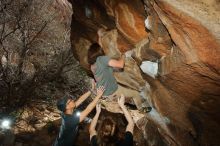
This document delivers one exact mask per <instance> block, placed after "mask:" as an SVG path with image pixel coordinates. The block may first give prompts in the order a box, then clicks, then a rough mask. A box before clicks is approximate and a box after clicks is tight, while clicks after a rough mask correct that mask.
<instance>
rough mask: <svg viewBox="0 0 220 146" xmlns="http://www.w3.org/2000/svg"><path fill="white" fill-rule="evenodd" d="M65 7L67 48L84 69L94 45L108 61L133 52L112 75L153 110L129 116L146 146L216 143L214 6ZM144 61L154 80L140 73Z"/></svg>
mask: <svg viewBox="0 0 220 146" xmlns="http://www.w3.org/2000/svg"><path fill="white" fill-rule="evenodd" d="M69 1H70V2H71V4H72V8H73V16H72V24H71V42H72V48H73V52H74V54H75V57H76V58H77V59H78V60H79V61H80V64H81V65H82V66H83V67H84V68H85V69H87V70H88V69H89V66H88V63H87V50H88V48H89V46H90V45H91V44H92V43H94V42H98V43H99V44H100V45H102V47H103V50H104V52H105V53H106V55H108V56H110V57H115V56H116V57H118V56H119V55H120V54H121V53H124V52H125V51H127V50H133V52H134V53H133V54H132V58H127V59H126V64H125V69H124V72H117V73H115V77H116V79H117V81H118V82H119V83H120V84H123V85H124V86H126V87H127V88H130V89H132V90H136V91H139V92H140V94H142V95H144V96H145V97H146V98H145V99H146V100H148V102H149V103H150V104H151V106H152V107H153V110H152V111H151V112H150V113H148V114H144V115H143V114H142V116H137V113H139V112H138V111H137V110H136V111H135V112H136V114H133V115H134V118H135V122H136V124H137V126H138V128H139V129H141V130H142V131H143V133H144V137H145V139H147V141H148V145H157V146H159V145H187V146H190V145H210V146H211V145H213V146H214V145H219V144H220V140H219V137H220V132H219V130H220V125H219V123H220V117H219V113H220V108H219V105H220V99H219V97H220V35H219V34H220V33H219V32H220V9H219V7H220V2H219V1H218V0H209V1H208V0H201V1H191V0H177V1H173V0H155V1H154V0H150V1H147V0H144V1H138V0H127V1H124V0H99V1H89V0H80V1H78V0H69ZM143 61H152V62H159V63H158V64H159V70H158V73H159V74H158V75H157V76H156V78H152V77H150V76H149V75H147V74H145V73H143V72H142V71H141V69H140V65H141V63H142V62H143ZM111 104H112V107H114V103H111ZM111 104H109V107H111ZM108 110H109V111H112V112H114V109H113V108H108ZM135 112H134V113H135ZM164 141H165V143H164Z"/></svg>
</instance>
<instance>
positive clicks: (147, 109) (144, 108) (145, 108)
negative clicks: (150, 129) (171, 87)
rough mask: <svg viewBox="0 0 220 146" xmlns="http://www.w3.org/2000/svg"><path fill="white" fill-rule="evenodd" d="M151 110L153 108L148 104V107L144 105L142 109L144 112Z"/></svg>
mask: <svg viewBox="0 0 220 146" xmlns="http://www.w3.org/2000/svg"><path fill="white" fill-rule="evenodd" d="M151 110H152V107H150V106H148V107H143V108H142V109H141V111H142V112H144V113H149V112H150V111H151Z"/></svg>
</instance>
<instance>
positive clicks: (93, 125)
mask: <svg viewBox="0 0 220 146" xmlns="http://www.w3.org/2000/svg"><path fill="white" fill-rule="evenodd" d="M99 114H100V113H96V114H95V116H94V117H93V119H92V122H91V124H90V127H89V130H90V131H93V130H94V131H95V127H96V124H97V121H98V118H99Z"/></svg>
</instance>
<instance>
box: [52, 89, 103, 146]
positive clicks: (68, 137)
mask: <svg viewBox="0 0 220 146" xmlns="http://www.w3.org/2000/svg"><path fill="white" fill-rule="evenodd" d="M104 90H105V89H104V87H103V86H100V87H99V88H97V96H96V97H95V98H94V100H93V101H92V102H91V103H90V104H89V105H88V106H87V107H86V109H85V110H83V111H82V112H79V111H77V107H78V106H79V105H80V104H81V103H83V102H84V101H85V100H86V99H87V98H88V97H89V96H90V95H91V91H88V92H86V93H85V94H83V95H82V96H81V97H79V99H78V100H76V101H74V100H73V99H71V98H70V97H64V98H62V99H59V100H58V101H57V108H58V109H59V110H60V111H61V112H62V113H61V118H62V124H61V126H60V132H59V136H58V137H57V138H56V141H55V143H54V146H73V145H74V142H75V140H76V136H77V132H78V124H79V123H80V122H82V121H83V120H84V119H85V118H86V116H87V115H88V114H89V113H90V112H91V111H92V110H93V108H94V107H95V106H96V104H97V102H98V101H99V99H100V97H101V96H102V94H103V92H104Z"/></svg>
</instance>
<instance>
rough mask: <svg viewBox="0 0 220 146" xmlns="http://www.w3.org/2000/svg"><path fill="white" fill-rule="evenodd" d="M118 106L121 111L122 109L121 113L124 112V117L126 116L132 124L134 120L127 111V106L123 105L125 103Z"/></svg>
mask: <svg viewBox="0 0 220 146" xmlns="http://www.w3.org/2000/svg"><path fill="white" fill-rule="evenodd" d="M120 107H121V109H122V111H123V113H124V115H125V118H126V119H127V121H128V124H134V121H133V119H132V117H131V115H130V113H129V112H128V110H127V108H126V107H125V105H122V106H120Z"/></svg>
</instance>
